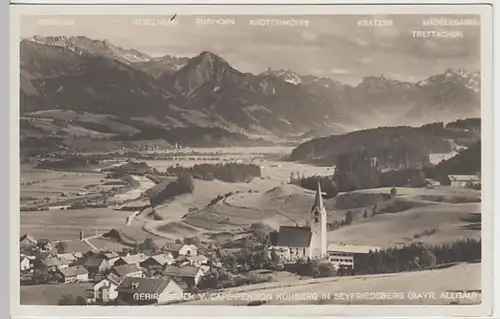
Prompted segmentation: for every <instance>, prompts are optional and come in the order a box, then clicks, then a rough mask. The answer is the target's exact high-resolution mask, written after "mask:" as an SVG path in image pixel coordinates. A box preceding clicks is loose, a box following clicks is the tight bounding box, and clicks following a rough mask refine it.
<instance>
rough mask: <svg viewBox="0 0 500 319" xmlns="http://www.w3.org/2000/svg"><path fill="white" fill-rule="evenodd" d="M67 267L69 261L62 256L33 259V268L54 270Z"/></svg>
mask: <svg viewBox="0 0 500 319" xmlns="http://www.w3.org/2000/svg"><path fill="white" fill-rule="evenodd" d="M68 267H69V261H68V260H66V259H65V258H63V257H54V256H51V255H49V256H47V257H46V258H44V259H39V260H37V261H35V268H38V269H46V270H48V271H56V270H58V269H65V268H68Z"/></svg>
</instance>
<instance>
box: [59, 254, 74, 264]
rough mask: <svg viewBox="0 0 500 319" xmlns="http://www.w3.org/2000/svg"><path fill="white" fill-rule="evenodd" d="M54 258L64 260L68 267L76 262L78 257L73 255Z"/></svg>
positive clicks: (61, 255) (60, 255)
mask: <svg viewBox="0 0 500 319" xmlns="http://www.w3.org/2000/svg"><path fill="white" fill-rule="evenodd" d="M56 257H58V258H64V259H66V260H67V261H68V262H69V264H70V265H71V264H74V263H75V262H76V261H77V260H78V257H77V256H76V255H75V254H74V253H65V254H57V255H56Z"/></svg>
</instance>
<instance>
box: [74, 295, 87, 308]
mask: <svg viewBox="0 0 500 319" xmlns="http://www.w3.org/2000/svg"><path fill="white" fill-rule="evenodd" d="M75 305H77V306H85V305H87V300H86V299H85V298H83V297H82V296H78V297H76V300H75Z"/></svg>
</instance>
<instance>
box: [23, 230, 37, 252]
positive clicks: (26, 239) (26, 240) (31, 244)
mask: <svg viewBox="0 0 500 319" xmlns="http://www.w3.org/2000/svg"><path fill="white" fill-rule="evenodd" d="M37 245H38V243H37V241H36V239H35V238H34V237H32V236H30V235H28V234H24V235H22V236H21V238H20V239H19V246H20V249H21V250H30V249H33V248H35V247H37Z"/></svg>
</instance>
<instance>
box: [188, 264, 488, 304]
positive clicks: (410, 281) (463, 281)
mask: <svg viewBox="0 0 500 319" xmlns="http://www.w3.org/2000/svg"><path fill="white" fill-rule="evenodd" d="M464 291H466V292H469V293H470V295H469V296H470V297H471V298H468V299H467V298H463V299H459V300H458V299H457V298H456V297H455V296H453V295H452V293H453V292H464ZM410 292H421V293H422V292H427V293H434V296H435V297H434V298H432V297H431V296H429V297H424V298H415V299H414V298H412V297H411V296H410V294H409V293H410ZM229 293H231V294H232V296H231V297H232V298H231V299H230V298H224V296H229V295H230V294H229ZM305 293H310V295H309V297H304V294H305ZM341 293H343V294H348V293H354V294H356V293H393V296H394V294H395V295H396V297H395V298H394V299H392V300H388V299H385V300H384V299H382V298H372V297H368V298H371V299H370V300H367V299H368V298H366V299H363V297H358V298H356V297H351V300H350V301H349V300H348V298H346V296H345V295H341ZM442 293H448V295H446V296H443V295H442ZM294 294H298V295H294ZM300 294H303V295H300ZM314 294H317V298H314ZM328 295H329V296H330V298H324V299H325V300H319V299H321V296H328ZM217 296H218V297H212V298H207V299H205V300H195V301H189V302H186V303H183V304H185V305H247V304H248V302H249V300H263V299H266V300H267V304H269V305H280V304H281V305H284V304H288V305H290V304H293V305H299V304H318V305H319V304H351V305H356V304H357V305H389V304H390V305H411V304H413V305H421V304H426V305H448V304H450V303H454V302H457V300H458V303H459V304H479V303H480V302H481V265H480V264H458V265H455V266H452V267H449V268H445V269H438V270H431V271H418V272H406V273H396V274H382V275H369V276H352V277H334V278H324V279H311V280H302V281H293V280H291V281H280V282H279V283H265V284H256V285H250V286H245V287H238V288H230V289H226V290H223V291H221V293H220V294H218V295H217ZM236 296H240V298H235V297H236ZM294 296H297V297H295V298H296V299H295V300H293V297H294ZM315 299H316V300H315Z"/></svg>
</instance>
